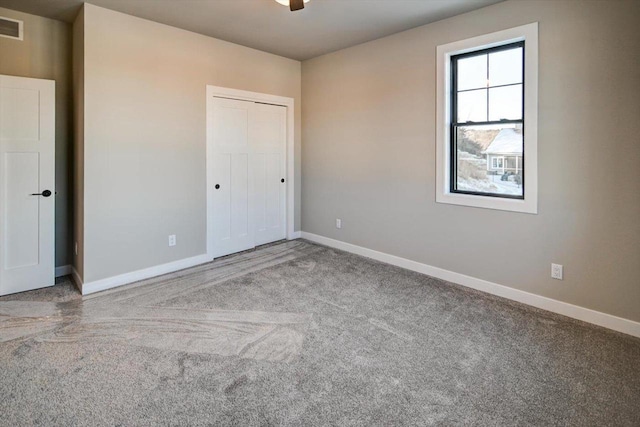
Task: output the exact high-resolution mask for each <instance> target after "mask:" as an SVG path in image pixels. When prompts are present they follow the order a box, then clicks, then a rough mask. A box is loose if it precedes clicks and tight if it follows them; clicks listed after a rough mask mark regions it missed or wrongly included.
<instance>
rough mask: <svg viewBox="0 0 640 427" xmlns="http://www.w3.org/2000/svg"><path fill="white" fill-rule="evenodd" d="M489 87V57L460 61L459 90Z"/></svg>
mask: <svg viewBox="0 0 640 427" xmlns="http://www.w3.org/2000/svg"><path fill="white" fill-rule="evenodd" d="M481 87H487V55H478V56H470V57H468V58H462V59H458V90H467V89H480V88H481Z"/></svg>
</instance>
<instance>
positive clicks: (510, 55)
mask: <svg viewBox="0 0 640 427" xmlns="http://www.w3.org/2000/svg"><path fill="white" fill-rule="evenodd" d="M513 83H522V48H521V47H518V48H515V49H509V50H503V51H498V52H495V53H490V54H489V85H490V86H500V85H509V84H513Z"/></svg>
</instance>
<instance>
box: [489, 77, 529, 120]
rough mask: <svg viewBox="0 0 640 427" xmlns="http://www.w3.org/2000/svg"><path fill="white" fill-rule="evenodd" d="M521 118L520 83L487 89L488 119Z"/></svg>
mask: <svg viewBox="0 0 640 427" xmlns="http://www.w3.org/2000/svg"><path fill="white" fill-rule="evenodd" d="M501 119H509V120H520V119H522V85H521V84H518V85H513V86H504V87H496V88H492V89H489V120H492V121H493V120H501Z"/></svg>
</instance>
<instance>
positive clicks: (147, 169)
mask: <svg viewBox="0 0 640 427" xmlns="http://www.w3.org/2000/svg"><path fill="white" fill-rule="evenodd" d="M300 72H301V64H300V62H299V61H294V60H290V59H286V58H283V57H279V56H276V55H272V54H268V53H264V52H260V51H257V50H254V49H249V48H246V47H242V46H239V45H235V44H232V43H227V42H223V41H221V40H216V39H212V38H210V37H205V36H202V35H199V34H195V33H191V32H188V31H184V30H180V29H177V28H173V27H169V26H166V25H162V24H158V23H155V22H151V21H147V20H143V19H140V18H136V17H133V16H129V15H125V14H122V13H118V12H113V11H110V10H107V9H103V8H100V7H97V6H92V5H89V4H85V7H84V158H83V160H84V248H83V249H84V281H85V282H90V281H95V280H99V279H103V278H108V277H111V276H115V275H118V274H123V273H128V272H132V271H136V270H140V269H144V268H148V267H153V266H156V265H160V264H164V263H168V262H171V261H176V260H181V259H184V258H189V257H193V256H197V255H201V254H204V253H206V193H205V177H206V174H205V173H206V171H205V147H206V145H205V144H206V139H205V132H206V117H205V113H206V108H205V107H206V105H205V100H206V96H205V87H206V85H207V84H210V85H216V86H223V87H231V88H236V89H243V90H249V91H254V92H262V93H269V94H274V95H280V96H288V97H292V98H294V99H295V102H296V117H295V146H296V158H295V163H296V179H297V182H298V183H299V182H300V151H301V150H300V141H301V137H300V135H301V126H300V125H301V122H300V108H299V107H300V101H301V98H300V91H301V76H300ZM296 192H297V194H298V195H299V192H300V185H298V186H297V188H296ZM299 200H300V198H299V197H298V205H297V206H296V229H299V227H300V219H299V216H300V204H299ZM169 234H176V235H177V242H178V244H177V246H175V247H168V245H167V236H168V235H169Z"/></svg>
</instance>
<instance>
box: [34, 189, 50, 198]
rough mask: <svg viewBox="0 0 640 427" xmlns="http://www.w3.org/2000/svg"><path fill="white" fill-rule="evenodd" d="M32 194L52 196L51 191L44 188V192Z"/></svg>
mask: <svg viewBox="0 0 640 427" xmlns="http://www.w3.org/2000/svg"><path fill="white" fill-rule="evenodd" d="M31 195H32V196H42V197H49V196H51V191H49V190H44V191H43V192H42V193H31Z"/></svg>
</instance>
